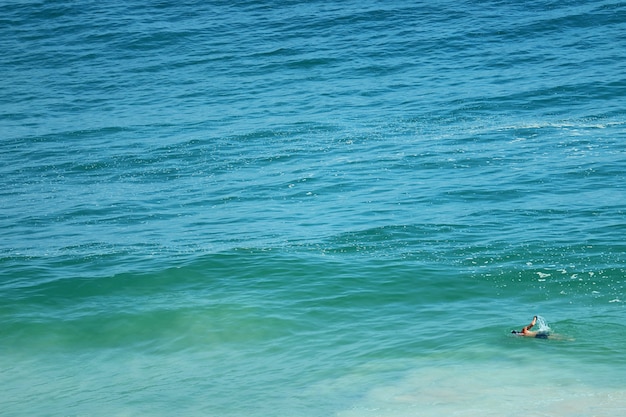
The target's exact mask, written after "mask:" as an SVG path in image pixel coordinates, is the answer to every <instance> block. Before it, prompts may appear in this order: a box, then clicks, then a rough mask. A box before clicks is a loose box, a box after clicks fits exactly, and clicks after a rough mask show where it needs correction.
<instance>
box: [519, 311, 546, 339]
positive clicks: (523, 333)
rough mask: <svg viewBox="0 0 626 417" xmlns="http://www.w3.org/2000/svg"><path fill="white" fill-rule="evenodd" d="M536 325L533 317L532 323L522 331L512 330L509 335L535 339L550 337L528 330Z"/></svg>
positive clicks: (535, 318) (544, 333)
mask: <svg viewBox="0 0 626 417" xmlns="http://www.w3.org/2000/svg"><path fill="white" fill-rule="evenodd" d="M536 323H537V316H535V317H533V321H531V322H530V324H529V325H528V326H526V327H524V328H523V329H522V331H520V332H518V331H517V330H512V331H511V333H513V334H516V335H518V336H526V337H536V338H537V339H547V338H548V337H550V334H549V333H548V332H532V331H530V329H532V328H533V326H534V325H535V324H536Z"/></svg>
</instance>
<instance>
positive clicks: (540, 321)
mask: <svg viewBox="0 0 626 417" xmlns="http://www.w3.org/2000/svg"><path fill="white" fill-rule="evenodd" d="M535 328H536V330H535V329H533V330H535V331H538V332H549V331H550V330H552V329H550V326H548V323H547V322H546V319H544V318H543V317H541V316H537V323H536V324H535Z"/></svg>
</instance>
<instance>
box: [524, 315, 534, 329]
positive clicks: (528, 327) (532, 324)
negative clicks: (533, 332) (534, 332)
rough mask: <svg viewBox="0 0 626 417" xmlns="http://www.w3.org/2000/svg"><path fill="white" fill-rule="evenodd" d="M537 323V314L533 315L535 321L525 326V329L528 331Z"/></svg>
mask: <svg viewBox="0 0 626 417" xmlns="http://www.w3.org/2000/svg"><path fill="white" fill-rule="evenodd" d="M536 323H537V316H535V317H533V321H531V322H530V324H529V325H528V326H526V327H524V330H526V331H528V330H530V329H532V328H533V326H534V325H535V324H536Z"/></svg>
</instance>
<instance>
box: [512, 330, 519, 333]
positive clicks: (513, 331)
mask: <svg viewBox="0 0 626 417" xmlns="http://www.w3.org/2000/svg"><path fill="white" fill-rule="evenodd" d="M511 333H513V334H518V333H519V332H518V331H517V330H511Z"/></svg>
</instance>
